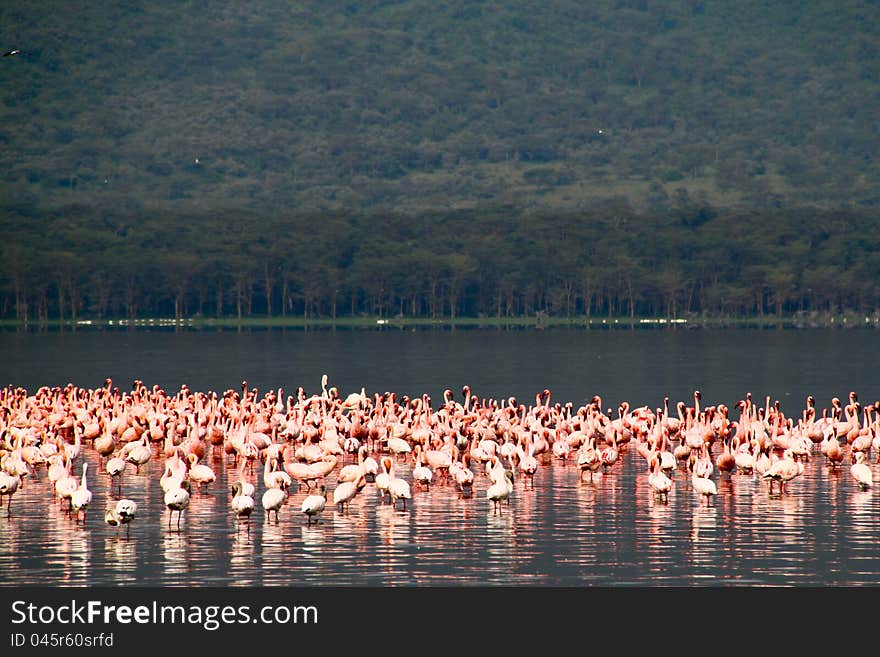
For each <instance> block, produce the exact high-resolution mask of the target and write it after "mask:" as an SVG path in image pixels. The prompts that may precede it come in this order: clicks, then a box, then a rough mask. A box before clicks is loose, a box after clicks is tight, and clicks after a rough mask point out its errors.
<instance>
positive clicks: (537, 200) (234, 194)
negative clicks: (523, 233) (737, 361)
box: [0, 0, 880, 212]
mask: <svg viewBox="0 0 880 657" xmlns="http://www.w3.org/2000/svg"><path fill="white" fill-rule="evenodd" d="M105 4H106V6H105ZM878 19H880V10H878V6H877V4H876V3H869V2H855V1H848V2H830V1H829V2H811V3H800V2H760V1H757V0H752V1H748V2H737V3H731V2H721V1H712V0H706V1H699V0H690V1H673V0H666V1H662V2H647V1H646V0H645V1H641V2H640V1H635V0H633V1H616V2H612V1H606V2H590V3H583V2H552V3H547V2H522V3H499V2H467V1H464V0H462V1H455V2H428V1H421V0H413V1H408V2H290V3H275V2H272V3H269V2H254V3H247V4H244V3H238V2H224V1H219V2H187V3H179V2H167V1H158V2H149V3H147V2H130V3H93V2H80V1H67V2H42V3H4V4H3V5H2V6H0V27H2V31H0V36H2V45H3V46H4V47H19V48H21V49H22V50H23V53H22V54H21V55H19V56H17V57H7V58H3V59H2V60H0V64H2V66H0V85H2V86H0V149H2V150H0V152H2V155H3V160H4V163H5V167H4V173H3V176H2V178H0V192H2V194H3V197H4V198H6V199H9V200H15V201H27V202H31V203H36V204H39V205H49V206H54V205H59V204H64V203H71V202H76V203H85V204H91V205H112V206H123V207H128V208H142V207H143V208H156V207H167V206H174V207H184V208H201V209H208V210H210V209H212V208H228V207H251V208H256V209H265V208H284V209H285V210H293V211H321V210H346V209H348V210H350V209H354V210H364V209H372V210H382V209H395V210H399V211H404V212H419V211H423V210H426V209H438V208H450V207H452V208H456V207H474V206H481V205H484V206H490V205H507V206H514V207H518V208H522V209H526V210H529V209H541V210H548V209H549V210H554V209H559V210H577V209H584V208H591V207H596V206H597V204H600V203H602V202H603V199H605V200H607V199H611V198H617V199H618V200H620V201H621V202H623V201H625V202H628V203H629V204H630V205H632V207H633V208H635V209H637V210H656V211H660V212H662V211H667V210H669V209H670V208H674V207H677V206H680V205H687V204H708V205H715V206H721V207H758V208H760V207H773V206H786V207H795V206H799V205H816V206H823V207H840V206H847V205H852V206H860V205H861V206H869V207H870V206H875V205H877V204H878V203H880V194H878V193H877V188H878V182H880V180H878V174H877V167H876V166H875V165H874V162H873V157H874V152H876V150H877V146H878V125H877V120H876V117H875V114H876V112H875V110H876V107H877V106H878V101H880V98H878V95H880V94H878V75H880V71H878V67H880V58H878V57H877V54H878V52H877V46H878V43H880V41H878V38H877V37H878V35H877V30H878V25H880V21H878Z"/></svg>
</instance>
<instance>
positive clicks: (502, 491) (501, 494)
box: [486, 468, 513, 513]
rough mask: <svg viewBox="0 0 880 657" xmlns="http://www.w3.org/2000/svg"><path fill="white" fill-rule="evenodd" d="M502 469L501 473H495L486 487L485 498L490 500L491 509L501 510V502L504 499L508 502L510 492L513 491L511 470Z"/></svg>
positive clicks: (494, 510)
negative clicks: (490, 483)
mask: <svg viewBox="0 0 880 657" xmlns="http://www.w3.org/2000/svg"><path fill="white" fill-rule="evenodd" d="M501 469H502V470H503V474H499V475H496V477H495V479H494V480H493V483H492V485H491V486H489V488H487V489H486V499H487V500H489V501H490V502H492V511H493V513H494V512H498V513H500V512H501V504H502V502H504V501H505V500H507V502H508V503H510V494H511V493H512V492H513V472H511V471H510V470H504V468H501Z"/></svg>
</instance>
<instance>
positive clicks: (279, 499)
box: [262, 488, 287, 525]
mask: <svg viewBox="0 0 880 657" xmlns="http://www.w3.org/2000/svg"><path fill="white" fill-rule="evenodd" d="M286 501H287V491H286V490H284V489H283V488H267V489H266V491H265V492H264V493H263V498H262V504H263V510H264V511H265V512H266V520H268V519H269V518H270V517H271V515H270V514H271V513H272V511H274V512H275V524H276V525H277V524H278V511H279V510H280V509H281V507H282V506H284V502H286Z"/></svg>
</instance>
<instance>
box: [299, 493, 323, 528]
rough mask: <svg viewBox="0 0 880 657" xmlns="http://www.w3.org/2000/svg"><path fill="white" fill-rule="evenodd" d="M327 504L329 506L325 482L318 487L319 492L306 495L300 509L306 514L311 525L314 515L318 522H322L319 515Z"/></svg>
mask: <svg viewBox="0 0 880 657" xmlns="http://www.w3.org/2000/svg"><path fill="white" fill-rule="evenodd" d="M325 506H327V487H326V486H325V485H324V484H321V487H320V488H319V489H318V494H317V495H309V496H308V497H306V499H304V500H303V503H302V507H300V510H301V511H302V512H303V513H304V514H306V518H308V524H309V525H311V524H312V518H313V517H314V518H315V521H316V522H320V521H319V520H318V518H317V517H318V516H320V515H321V513H322V512H323V511H324V507H325Z"/></svg>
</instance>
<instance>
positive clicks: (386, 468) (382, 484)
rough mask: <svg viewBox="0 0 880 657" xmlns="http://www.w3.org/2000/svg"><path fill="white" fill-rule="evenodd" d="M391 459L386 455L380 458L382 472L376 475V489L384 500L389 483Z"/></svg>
mask: <svg viewBox="0 0 880 657" xmlns="http://www.w3.org/2000/svg"><path fill="white" fill-rule="evenodd" d="M392 464H393V462H392V460H391V459H390V458H388V457H387V456H386V457H384V458H383V459H382V472H380V473H379V474H377V475H376V490H378V491H379V493H380V494H381V496H382V497H381V499H382V501H383V502H384V501H385V495H387V494H388V485H389V484H390V483H391V476H390V474H389V472H390V471H391V467H392Z"/></svg>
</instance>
